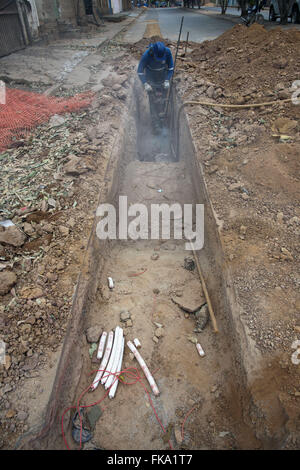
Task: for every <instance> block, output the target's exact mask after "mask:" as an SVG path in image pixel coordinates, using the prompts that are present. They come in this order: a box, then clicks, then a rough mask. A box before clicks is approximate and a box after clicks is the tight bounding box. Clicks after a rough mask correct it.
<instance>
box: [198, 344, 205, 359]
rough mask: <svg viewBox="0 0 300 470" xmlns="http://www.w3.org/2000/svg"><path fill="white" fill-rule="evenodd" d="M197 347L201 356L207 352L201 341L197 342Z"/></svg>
mask: <svg viewBox="0 0 300 470" xmlns="http://www.w3.org/2000/svg"><path fill="white" fill-rule="evenodd" d="M196 348H197V351H198V353H199V355H200V356H201V357H203V356H205V352H204V351H203V349H202V346H201V344H200V343H197V344H196Z"/></svg>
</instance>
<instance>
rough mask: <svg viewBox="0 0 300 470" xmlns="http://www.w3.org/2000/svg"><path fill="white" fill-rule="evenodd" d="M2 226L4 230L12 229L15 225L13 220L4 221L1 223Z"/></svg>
mask: <svg viewBox="0 0 300 470" xmlns="http://www.w3.org/2000/svg"><path fill="white" fill-rule="evenodd" d="M0 225H1V226H2V227H4V228H7V227H12V226H13V225H15V224H14V223H13V222H12V221H11V220H2V221H1V222H0Z"/></svg>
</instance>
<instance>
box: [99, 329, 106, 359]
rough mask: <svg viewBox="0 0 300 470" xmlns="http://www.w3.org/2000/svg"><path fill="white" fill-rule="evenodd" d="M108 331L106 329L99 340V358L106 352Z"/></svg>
mask: <svg viewBox="0 0 300 470" xmlns="http://www.w3.org/2000/svg"><path fill="white" fill-rule="evenodd" d="M106 337H107V333H106V331H103V333H102V336H101V339H100V341H99V347H98V352H97V359H102V356H103V352H104V346H105V341H106Z"/></svg>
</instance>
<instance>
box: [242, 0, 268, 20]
mask: <svg viewBox="0 0 300 470" xmlns="http://www.w3.org/2000/svg"><path fill="white" fill-rule="evenodd" d="M264 5H265V1H264V0H261V1H260V2H257V3H256V5H254V6H253V7H249V8H248V13H247V16H241V20H242V22H243V23H244V25H245V26H251V25H252V24H253V23H258V24H264V17H263V15H262V14H261V13H260V11H261V10H262V9H263V7H264Z"/></svg>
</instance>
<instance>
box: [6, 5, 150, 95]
mask: <svg viewBox="0 0 300 470" xmlns="http://www.w3.org/2000/svg"><path fill="white" fill-rule="evenodd" d="M142 13H143V11H141V10H138V11H136V10H134V11H132V12H130V13H129V14H128V16H127V17H126V18H125V19H124V20H123V21H122V22H118V23H111V22H105V24H104V25H103V26H100V27H99V30H96V31H92V32H88V33H86V34H82V33H81V34H79V35H78V38H68V39H67V38H64V39H58V40H54V41H51V42H50V43H49V44H48V45H44V44H42V45H33V46H30V47H27V48H26V49H23V50H21V51H18V52H15V53H12V54H10V55H8V56H6V57H2V58H0V80H3V81H4V82H5V83H7V85H9V86H17V87H18V86H21V87H22V88H26V89H31V90H34V91H38V92H46V93H47V94H48V93H53V92H54V91H55V90H56V89H57V88H59V87H60V86H62V85H63V87H64V89H70V91H71V89H73V88H75V89H76V90H75V91H77V89H81V88H82V89H84V88H87V89H90V88H93V87H94V86H96V88H97V85H98V84H100V82H101V80H102V78H104V75H103V73H104V71H103V72H102V73H101V60H102V59H101V56H100V55H99V54H98V53H97V52H98V51H99V49H100V48H102V47H103V46H104V45H105V44H106V43H107V42H108V41H109V40H112V39H114V38H115V37H116V36H117V35H118V34H119V33H121V32H124V31H126V29H127V28H128V27H129V26H132V24H133V23H134V22H135V21H136V19H137V18H139V16H140V15H141V14H142ZM95 72H97V73H95ZM95 80H96V81H95ZM98 82H99V83H98Z"/></svg>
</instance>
